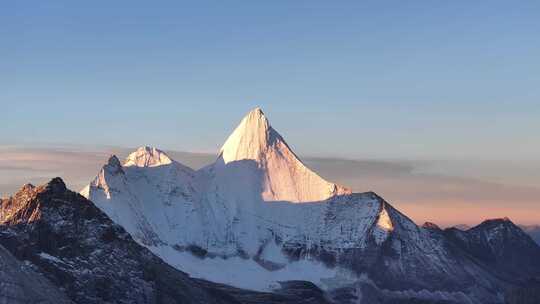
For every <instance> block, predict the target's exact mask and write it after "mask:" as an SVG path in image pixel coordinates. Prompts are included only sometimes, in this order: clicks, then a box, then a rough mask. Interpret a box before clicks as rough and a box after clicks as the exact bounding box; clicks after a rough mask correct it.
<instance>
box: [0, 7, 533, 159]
mask: <svg viewBox="0 0 540 304" xmlns="http://www.w3.org/2000/svg"><path fill="white" fill-rule="evenodd" d="M111 2H112V1H91V2H87V3H81V2H79V3H74V2H73V1H49V3H44V2H26V1H4V2H2V3H1V4H0V37H1V38H2V39H1V40H0V70H1V71H2V73H0V105H1V109H2V116H1V129H0V142H2V143H6V144H17V145H20V144H22V145H36V144H58V143H60V144H84V145H89V146H94V145H95V146H99V145H117V146H140V145H143V144H150V145H155V146H158V147H162V148H164V149H177V150H188V151H214V150H216V149H217V148H218V147H219V146H220V145H221V143H222V142H223V141H224V140H225V137H226V136H227V135H228V134H229V133H230V131H231V130H232V129H233V128H234V126H235V125H236V123H237V122H238V121H239V119H240V118H241V117H242V116H243V115H244V113H245V112H247V111H249V110H250V109H251V108H253V107H255V106H261V107H262V108H263V110H264V111H265V112H266V114H267V115H268V116H269V118H270V121H271V122H272V124H273V125H274V126H275V127H276V129H277V130H278V131H279V132H280V133H282V135H284V137H285V138H286V139H287V140H288V142H289V143H290V144H291V145H292V146H293V147H294V148H295V150H297V151H299V152H300V153H302V154H309V155H325V156H345V157H350V158H406V159H417V158H420V159H446V158H452V159H453V158H457V159H512V160H539V159H540V156H539V155H540V141H539V140H538V134H539V133H540V119H539V118H540V38H539V37H540V2H538V1H519V2H509V1H474V2H472V1H444V2H443V1H415V2H413V3H411V2H409V1H407V2H405V1H385V2H382V1H373V2H371V1H367V2H360V1H351V2H346V1H343V2H340V3H339V5H336V3H335V2H329V1H320V2H318V1H267V2H263V1H244V2H236V1H227V2H225V1H215V2H206V1H196V2H195V1H194V2H182V1H170V2H142V1H141V2H138V1H114V3H111ZM332 4H333V5H332Z"/></svg>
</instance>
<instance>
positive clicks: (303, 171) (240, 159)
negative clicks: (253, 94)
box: [214, 108, 351, 203]
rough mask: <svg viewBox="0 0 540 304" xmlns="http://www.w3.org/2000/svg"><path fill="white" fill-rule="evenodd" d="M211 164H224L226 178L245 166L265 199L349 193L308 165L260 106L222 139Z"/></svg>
mask: <svg viewBox="0 0 540 304" xmlns="http://www.w3.org/2000/svg"><path fill="white" fill-rule="evenodd" d="M221 164H223V165H225V166H220V165H221ZM254 165H255V166H254ZM214 167H215V168H218V171H219V169H223V168H224V170H221V175H223V176H224V178H229V177H230V176H229V177H228V175H229V173H230V171H232V170H234V171H235V172H234V173H233V175H235V176H238V170H239V168H245V171H246V172H243V173H241V175H242V176H251V177H253V178H252V180H255V182H256V183H258V184H257V185H255V187H256V188H258V189H261V190H262V193H261V197H262V199H263V200H264V201H288V202H295V203H298V202H314V201H323V200H326V199H328V198H329V197H332V196H334V195H339V194H348V193H351V191H350V190H349V189H346V188H344V187H341V186H338V185H336V184H333V183H330V182H327V181H325V180H324V179H322V178H321V177H320V176H319V175H317V174H316V173H314V172H313V171H311V170H310V169H309V168H307V167H306V166H305V165H304V164H303V163H302V162H301V161H300V160H299V159H298V157H297V156H296V155H295V154H294V152H293V151H292V150H291V149H290V147H289V146H288V145H287V143H286V142H285V140H284V139H283V138H282V137H281V135H279V133H278V132H276V131H275V130H274V129H273V128H272V127H271V125H270V123H269V122H268V119H267V118H266V116H265V115H264V113H263V111H262V110H261V109H260V108H255V109H254V110H252V111H251V112H249V113H248V114H247V115H246V116H245V117H244V118H243V119H242V121H241V122H240V124H239V125H238V127H236V129H235V130H234V131H233V133H232V134H231V135H230V136H229V138H228V139H227V140H226V141H225V144H224V145H223V147H222V148H221V150H220V157H219V158H218V161H217V162H216V165H214ZM228 167H230V168H231V170H228ZM254 168H256V169H255V170H254ZM227 171H229V173H227ZM247 171H252V172H247ZM219 174H220V173H218V175H219Z"/></svg>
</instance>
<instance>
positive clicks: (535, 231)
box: [453, 224, 540, 245]
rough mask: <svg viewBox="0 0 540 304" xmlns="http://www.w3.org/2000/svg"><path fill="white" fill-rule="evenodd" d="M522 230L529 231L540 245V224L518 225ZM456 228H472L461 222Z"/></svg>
mask: <svg viewBox="0 0 540 304" xmlns="http://www.w3.org/2000/svg"><path fill="white" fill-rule="evenodd" d="M518 226H519V228H521V230H523V231H524V232H525V233H527V234H528V235H529V236H530V237H531V238H532V239H533V240H534V241H535V242H536V243H537V244H538V245H540V225H518ZM453 227H454V228H457V229H460V230H468V229H470V228H471V226H469V225H465V224H461V225H455V226H453Z"/></svg>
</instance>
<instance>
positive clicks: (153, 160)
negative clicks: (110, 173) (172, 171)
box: [124, 146, 172, 167]
mask: <svg viewBox="0 0 540 304" xmlns="http://www.w3.org/2000/svg"><path fill="white" fill-rule="evenodd" d="M170 163H172V160H171V159H170V158H169V156H168V155H167V154H165V152H163V151H161V150H159V149H156V148H154V147H148V146H144V147H140V148H139V149H137V151H135V152H133V153H131V154H130V155H129V156H128V157H127V159H126V162H125V164H124V166H125V167H130V166H136V167H156V166H161V165H168V164H170Z"/></svg>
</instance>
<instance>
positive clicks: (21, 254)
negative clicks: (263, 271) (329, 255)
mask: <svg viewBox="0 0 540 304" xmlns="http://www.w3.org/2000/svg"><path fill="white" fill-rule="evenodd" d="M0 210H1V213H0V244H1V246H0V265H4V264H6V263H14V262H13V260H14V258H13V257H12V256H11V255H13V256H15V257H16V258H17V259H19V260H23V261H25V266H24V267H22V266H21V268H20V269H16V268H14V267H13V266H14V265H17V264H14V265H8V266H6V267H4V266H2V268H1V269H0V280H3V281H1V282H0V283H2V284H0V291H1V290H3V289H2V288H4V287H5V286H6V284H12V285H14V287H12V288H10V290H9V293H2V294H0V299H4V298H5V299H7V300H6V303H16V302H15V300H17V301H20V302H21V303H81V304H82V303H326V300H325V299H324V298H323V297H322V292H321V291H320V290H319V289H318V288H316V287H315V286H309V285H307V284H302V285H301V286H294V287H289V286H286V284H284V285H283V287H282V288H280V289H279V290H278V291H277V292H276V293H273V294H270V293H257V292H252V291H246V290H241V289H238V288H233V287H229V286H226V285H219V284H214V283H211V282H207V281H203V280H196V279H192V278H190V277H189V276H188V275H186V274H185V273H183V272H181V271H179V270H176V269H175V268H173V267H171V266H169V265H168V264H166V263H164V262H163V261H162V260H161V259H160V258H158V257H157V256H155V255H154V254H152V253H151V252H150V251H149V250H147V249H146V248H145V247H143V246H141V245H139V244H138V243H136V242H135V241H134V240H133V239H132V238H131V236H130V235H129V234H128V233H127V232H126V231H125V230H124V229H123V228H122V227H121V226H119V225H118V224H115V223H114V222H113V221H112V220H110V219H109V218H108V216H107V215H106V214H105V213H103V212H102V211H101V210H99V209H98V208H97V207H96V206H95V205H94V204H93V203H92V202H90V201H88V200H87V199H86V198H84V197H83V196H81V195H80V194H78V193H75V192H72V191H70V190H68V189H66V186H65V184H64V182H63V181H62V180H61V179H60V178H55V179H53V180H51V181H50V182H49V183H47V184H45V185H43V186H39V187H32V186H24V187H23V188H22V189H21V190H20V191H19V192H18V193H16V194H15V195H14V196H13V197H10V198H8V199H2V200H0ZM2 246H3V247H5V248H7V250H8V251H9V252H10V253H9V254H8V253H6V252H5V250H4V249H3V247H2ZM4 274H6V275H9V277H5V276H4ZM30 275H32V276H33V277H31V278H28V276H30ZM42 276H43V277H42ZM4 278H6V279H4ZM8 280H9V281H8ZM24 280H28V281H26V282H25V281H24ZM30 283H31V284H32V286H28V284H30ZM7 287H9V285H8V286H7ZM15 288H17V289H15ZM31 288H33V289H35V290H32V289H31ZM26 290H27V291H28V292H26ZM303 295H308V298H304V297H303Z"/></svg>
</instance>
